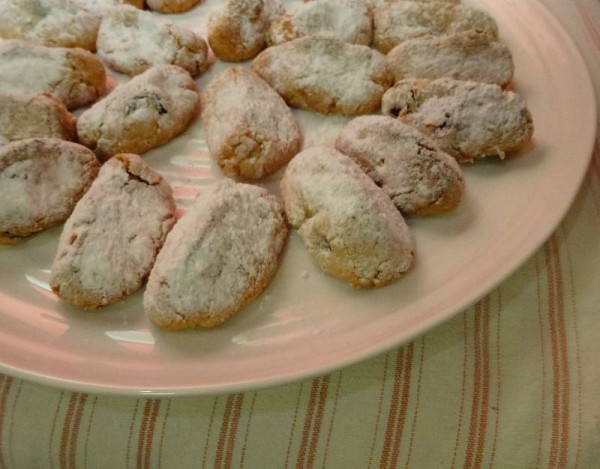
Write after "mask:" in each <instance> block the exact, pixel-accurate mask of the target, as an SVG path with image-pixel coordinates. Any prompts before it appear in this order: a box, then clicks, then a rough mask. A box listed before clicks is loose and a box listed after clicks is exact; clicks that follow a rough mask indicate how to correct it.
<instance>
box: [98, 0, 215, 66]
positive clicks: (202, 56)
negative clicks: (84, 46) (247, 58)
mask: <svg viewBox="0 0 600 469" xmlns="http://www.w3.org/2000/svg"><path fill="white" fill-rule="evenodd" d="M98 55H99V56H100V57H101V58H102V59H104V61H105V62H106V64H107V65H108V66H109V67H110V68H112V69H113V70H116V71H117V72H121V73H125V74H127V75H138V74H140V73H142V72H144V71H146V70H148V69H149V68H150V67H151V66H153V65H159V64H173V65H179V66H180V67H182V68H184V69H185V70H187V71H188V72H189V73H190V74H191V75H192V76H197V75H199V74H200V73H202V72H203V71H204V70H206V67H207V57H208V45H207V44H206V41H204V39H202V38H201V37H200V36H198V35H197V34H196V33H194V32H193V31H191V30H189V29H186V28H183V27H181V26H178V25H176V24H174V23H169V22H164V21H162V20H160V19H159V18H157V16H156V15H154V14H152V13H150V12H148V11H142V10H139V9H137V8H135V7H132V6H130V5H123V6H119V7H114V8H112V9H111V10H110V11H109V12H107V13H106V14H105V15H104V18H103V19H102V24H101V26H100V30H99V31H98Z"/></svg>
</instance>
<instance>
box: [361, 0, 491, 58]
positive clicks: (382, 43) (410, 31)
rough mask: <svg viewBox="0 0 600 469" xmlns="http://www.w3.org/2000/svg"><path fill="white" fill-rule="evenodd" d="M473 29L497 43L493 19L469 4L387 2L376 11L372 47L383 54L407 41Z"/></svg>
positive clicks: (374, 13) (374, 11) (374, 12)
mask: <svg viewBox="0 0 600 469" xmlns="http://www.w3.org/2000/svg"><path fill="white" fill-rule="evenodd" d="M470 30H477V31H480V32H483V33H485V34H486V36H488V37H489V38H490V39H491V40H498V25H497V24H496V22H495V21H494V19H493V18H492V17H491V16H490V15H489V14H488V13H487V12H485V11H483V10H479V9H476V8H472V7H469V6H467V5H455V4H452V3H446V2H430V3H420V2H414V1H402V2H396V3H385V4H383V5H380V6H378V7H377V8H375V9H374V10H373V47H375V48H376V49H377V50H379V51H380V52H383V53H384V54H387V53H388V52H389V51H390V50H392V49H393V48H394V47H395V46H397V45H398V44H400V43H401V42H403V41H406V40H408V39H413V38H416V37H420V36H426V35H434V36H439V35H442V34H449V33H456V32H460V31H470Z"/></svg>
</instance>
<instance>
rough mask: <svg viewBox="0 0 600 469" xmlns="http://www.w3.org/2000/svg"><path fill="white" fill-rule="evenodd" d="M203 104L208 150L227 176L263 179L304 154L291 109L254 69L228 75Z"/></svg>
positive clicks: (232, 70)
mask: <svg viewBox="0 0 600 469" xmlns="http://www.w3.org/2000/svg"><path fill="white" fill-rule="evenodd" d="M202 101H203V111H202V124H203V127H204V133H205V135H206V143H207V145H208V150H209V153H210V155H211V157H212V158H213V159H214V160H215V161H216V162H217V164H218V165H219V166H220V167H221V169H222V170H223V172H224V173H225V174H226V175H228V176H231V177H233V178H236V179H239V178H242V179H261V178H264V177H266V176H268V175H270V174H272V173H274V172H275V171H277V170H278V169H279V168H281V167H282V166H283V165H284V164H286V163H287V162H288V161H289V160H290V159H291V158H292V156H294V155H295V154H296V153H298V151H300V147H301V145H302V136H301V133H300V128H299V127H298V123H297V122H296V120H295V118H294V115H293V114H292V112H291V110H290V108H288V106H287V105H286V104H285V102H284V101H283V99H282V98H281V97H280V96H279V95H278V94H277V93H276V92H275V91H273V89H272V88H271V87H270V86H269V85H267V83H265V82H264V81H263V80H262V79H261V78H260V77H259V76H258V75H257V74H256V73H254V72H253V71H252V70H250V69H247V68H242V67H232V68H229V69H227V70H225V71H224V72H222V73H221V74H219V75H218V76H216V77H215V78H214V79H213V81H212V82H211V83H210V84H209V86H208V88H207V89H206V91H205V93H204V95H203V100H202Z"/></svg>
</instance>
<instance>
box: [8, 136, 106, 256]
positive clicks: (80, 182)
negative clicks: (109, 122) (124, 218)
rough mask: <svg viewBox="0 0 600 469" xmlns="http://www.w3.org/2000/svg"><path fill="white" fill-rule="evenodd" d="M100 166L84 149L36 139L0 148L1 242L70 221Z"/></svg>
mask: <svg viewBox="0 0 600 469" xmlns="http://www.w3.org/2000/svg"><path fill="white" fill-rule="evenodd" d="M99 167H100V164H99V163H98V160H97V159H96V155H94V154H93V153H92V152H91V151H90V150H88V149H87V148H85V147H84V146H82V145H78V144H76V143H72V142H66V141H64V140H59V139H53V138H50V139H44V138H32V139H26V140H19V141H16V142H12V143H10V144H8V145H5V146H2V147H0V198H1V200H2V202H1V203H0V244H13V243H17V242H19V241H21V240H23V239H25V238H26V237H28V236H30V235H32V234H34V233H36V232H38V231H42V230H45V229H46V228H49V227H51V226H53V225H56V224H58V223H61V222H63V221H65V220H66V219H67V217H68V216H69V214H70V213H71V212H72V210H73V208H74V207H75V204H76V203H77V201H78V200H79V199H80V198H81V197H82V196H83V194H84V193H85V192H86V190H87V189H88V188H89V186H90V184H91V183H92V181H93V180H94V178H95V177H96V174H97V173H98V169H99Z"/></svg>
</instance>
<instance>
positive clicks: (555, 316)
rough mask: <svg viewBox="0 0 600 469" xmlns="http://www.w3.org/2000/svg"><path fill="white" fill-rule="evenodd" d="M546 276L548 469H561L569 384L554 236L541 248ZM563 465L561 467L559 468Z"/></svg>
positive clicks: (565, 445) (565, 447)
mask: <svg viewBox="0 0 600 469" xmlns="http://www.w3.org/2000/svg"><path fill="white" fill-rule="evenodd" d="M544 255H545V261H546V270H547V272H548V317H549V322H550V340H551V346H552V371H553V377H552V437H551V441H550V458H549V461H548V468H549V469H552V468H555V467H564V462H566V459H567V455H568V444H569V387H568V386H569V383H568V379H569V377H568V363H567V350H566V335H565V333H564V304H563V299H562V295H563V285H562V274H561V270H560V269H561V266H560V259H559V253H558V244H557V239H556V235H553V236H552V237H551V238H550V240H549V241H548V242H547V243H546V245H545V246H544ZM561 464H562V465H561Z"/></svg>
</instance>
